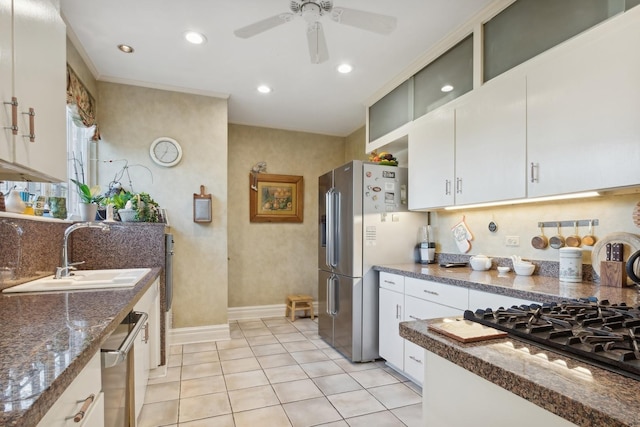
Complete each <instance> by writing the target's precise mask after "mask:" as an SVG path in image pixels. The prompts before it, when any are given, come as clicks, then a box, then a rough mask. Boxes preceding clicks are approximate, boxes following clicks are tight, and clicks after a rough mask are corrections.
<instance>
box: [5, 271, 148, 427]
mask: <svg viewBox="0 0 640 427" xmlns="http://www.w3.org/2000/svg"><path fill="white" fill-rule="evenodd" d="M159 273H160V268H153V269H152V270H151V272H150V273H149V274H147V275H146V276H145V277H144V278H143V279H142V280H140V282H138V284H137V285H136V286H135V287H133V288H128V289H106V290H101V291H75V292H56V293H29V294H1V293H0V319H1V321H0V322H1V327H0V405H1V406H2V408H3V410H2V413H0V426H7V427H8V426H11V427H17V426H25V427H27V426H28V427H32V426H35V425H36V424H37V423H38V421H39V420H40V419H41V418H42V417H43V416H44V414H45V413H46V412H47V411H48V410H49V408H50V407H51V406H52V405H53V403H55V401H56V400H57V399H58V397H59V396H60V395H61V394H62V392H63V391H64V390H65V389H66V388H67V387H68V386H69V384H70V383H71V382H72V381H73V380H74V379H75V377H76V376H77V375H78V373H79V372H80V371H81V370H82V368H84V366H85V365H86V364H87V363H88V362H89V360H90V359H91V357H92V356H93V355H94V354H95V353H96V352H97V351H99V350H100V346H101V345H102V343H103V342H104V341H105V340H106V339H107V337H108V336H109V335H110V334H111V332H113V331H114V330H115V328H116V327H117V326H118V325H119V324H120V322H121V321H122V320H123V319H124V317H125V316H126V314H127V313H128V312H129V311H131V310H132V309H133V306H134V305H135V303H136V302H137V301H138V300H139V299H140V298H141V297H142V295H143V294H144V292H145V291H146V290H147V289H148V288H149V287H150V286H151V284H152V283H153V281H154V280H155V279H156V278H157V277H158V275H159ZM78 325H82V327H81V328H79V327H78Z"/></svg>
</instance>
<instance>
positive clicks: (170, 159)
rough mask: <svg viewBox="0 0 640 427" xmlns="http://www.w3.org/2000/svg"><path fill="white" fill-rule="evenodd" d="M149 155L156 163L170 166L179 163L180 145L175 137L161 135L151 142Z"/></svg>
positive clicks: (180, 156) (180, 155) (180, 157)
mask: <svg viewBox="0 0 640 427" xmlns="http://www.w3.org/2000/svg"><path fill="white" fill-rule="evenodd" d="M149 155H150V156H151V160H153V161H154V162H155V163H156V164H158V165H160V166H164V167H171V166H175V165H177V164H178V163H180V160H181V159H182V147H180V144H178V141H176V140H175V139H173V138H168V137H166V136H162V137H160V138H158V139H156V140H155V141H153V142H152V143H151V147H149Z"/></svg>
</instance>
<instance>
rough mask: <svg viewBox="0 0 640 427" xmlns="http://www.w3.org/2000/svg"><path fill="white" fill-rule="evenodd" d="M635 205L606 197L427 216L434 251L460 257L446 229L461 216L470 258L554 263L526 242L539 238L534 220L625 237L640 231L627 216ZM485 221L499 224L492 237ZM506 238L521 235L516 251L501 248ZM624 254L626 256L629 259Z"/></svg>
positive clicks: (554, 257) (587, 251)
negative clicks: (581, 222) (580, 223)
mask: <svg viewBox="0 0 640 427" xmlns="http://www.w3.org/2000/svg"><path fill="white" fill-rule="evenodd" d="M638 202H640V195H638V194H632V195H624V196H606V197H597V198H593V199H583V200H580V201H563V202H548V203H536V204H524V205H514V206H500V207H493V208H483V209H467V210H460V211H440V212H438V213H437V214H432V215H431V218H432V223H433V224H435V227H434V229H435V232H436V241H437V242H438V246H437V252H445V253H459V251H458V249H457V247H456V244H455V241H454V239H453V236H452V234H451V227H453V226H454V225H455V224H457V223H458V222H459V221H460V220H461V219H462V217H463V216H464V217H465V221H466V223H467V225H468V226H469V228H470V230H471V232H472V233H473V235H474V240H472V241H471V251H470V252H469V254H479V253H483V254H485V255H488V256H503V257H506V256H510V255H514V254H515V255H520V256H521V257H523V258H525V259H536V260H544V261H558V255H559V254H558V251H557V250H556V249H551V248H547V249H543V250H540V249H534V248H533V247H532V246H531V238H532V237H534V236H536V235H538V234H539V233H540V230H539V229H538V221H541V222H546V221H568V220H578V219H598V220H599V221H600V225H599V226H597V227H595V228H594V234H595V235H596V237H600V238H602V237H604V236H606V235H607V234H609V233H614V232H620V231H624V232H628V233H634V234H639V235H640V228H638V227H636V226H635V225H634V224H633V222H632V220H631V214H632V212H633V208H634V206H635V205H636V203H638ZM490 221H495V222H496V223H497V224H498V230H497V232H495V233H491V232H490V231H489V230H488V228H487V226H488V224H489V222H490ZM587 230H588V227H582V228H580V229H579V234H580V235H581V236H584V235H585V234H587ZM561 231H562V233H563V236H565V237H567V236H569V235H571V234H573V227H569V228H563V229H562V230H561ZM555 234H556V230H555V229H546V228H545V235H546V236H547V237H551V236H553V235H555ZM506 236H520V246H519V247H507V246H505V243H504V241H505V237H506ZM583 249H584V252H583V258H582V259H583V262H584V263H585V264H586V263H590V262H591V248H590V247H583ZM628 255H629V254H625V256H628Z"/></svg>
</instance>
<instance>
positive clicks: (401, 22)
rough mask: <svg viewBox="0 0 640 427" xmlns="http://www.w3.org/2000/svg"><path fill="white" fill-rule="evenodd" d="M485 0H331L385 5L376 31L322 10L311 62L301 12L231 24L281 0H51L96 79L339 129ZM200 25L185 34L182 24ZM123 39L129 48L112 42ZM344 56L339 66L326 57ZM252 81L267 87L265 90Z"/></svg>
mask: <svg viewBox="0 0 640 427" xmlns="http://www.w3.org/2000/svg"><path fill="white" fill-rule="evenodd" d="M488 3H490V0H397V1H391V0H334V4H333V5H334V7H341V6H342V7H345V8H351V9H360V10H364V11H368V12H375V13H379V14H386V15H392V16H395V17H396V18H397V22H398V24H397V28H396V29H395V31H394V32H392V33H391V35H387V36H385V35H379V34H376V33H371V32H367V31H364V30H361V29H358V28H354V27H350V26H346V25H342V24H339V23H337V22H335V21H332V20H331V19H330V18H329V17H328V16H324V17H322V21H321V22H322V25H323V27H324V32H325V35H326V40H327V45H328V48H329V60H328V61H326V62H324V63H322V64H312V63H311V61H310V59H309V53H308V49H307V39H306V23H305V21H304V19H303V18H302V17H296V19H295V20H293V21H291V22H288V23H286V24H283V25H280V26H278V27H276V28H274V29H271V30H269V31H267V32H264V33H262V34H259V35H257V36H255V37H252V38H249V39H241V38H238V37H236V36H235V35H234V34H233V31H234V30H235V29H237V28H240V27H244V26H246V25H249V24H252V23H254V22H256V21H259V20H261V19H264V18H267V17H271V16H273V15H277V14H279V13H284V12H288V11H289V1H288V0H134V1H131V0H109V1H104V0H61V10H62V15H63V17H64V19H65V21H66V22H67V26H68V33H69V34H70V38H71V39H72V40H73V41H74V43H76V44H78V43H79V44H80V45H79V46H76V47H77V48H78V50H79V51H80V52H81V54H82V55H83V56H84V57H85V61H87V62H88V65H89V67H90V68H91V69H92V71H93V72H94V74H95V77H96V78H97V79H98V80H102V81H111V82H119V83H126V84H134V85H140V86H148V87H157V88H166V89H173V90H180V91H185V92H193V93H200V94H205V95H213V96H223V97H226V96H229V121H230V122H231V123H238V124H246V125H252V126H264V127H270V128H278V129H287V130H296V131H304V132H313V133H320V134H327V135H336V136H346V135H348V134H350V133H351V132H353V131H354V130H356V129H358V128H359V127H361V126H363V125H364V122H365V111H366V109H365V106H366V105H367V102H370V101H371V100H372V99H374V98H375V96H377V94H378V93H379V92H380V89H381V88H383V87H384V86H385V85H387V84H388V83H389V82H390V81H392V80H394V79H395V78H397V77H398V76H399V75H400V74H402V73H403V72H406V70H407V68H408V67H409V66H410V65H411V64H412V63H414V61H415V60H416V59H417V58H419V57H420V56H422V55H424V54H425V53H426V52H428V51H429V50H430V49H431V48H432V47H433V45H434V44H436V43H437V42H438V41H439V40H441V39H442V38H444V37H445V36H446V35H447V34H449V33H450V32H452V31H453V30H454V29H456V28H457V27H459V26H460V25H462V24H463V23H465V22H466V21H467V20H468V19H469V18H471V17H472V16H473V15H474V14H475V13H476V12H478V11H479V10H480V9H482V8H483V7H485V6H486V5H487V4H488ZM187 30H194V31H198V32H201V33H203V34H205V35H206V37H207V39H208V41H207V43H206V44H204V45H200V46H195V45H190V44H188V43H187V42H186V41H185V40H184V38H183V33H184V32H185V31H187ZM122 43H124V44H128V45H131V46H133V47H134V48H135V53H133V54H130V55H126V54H124V53H122V52H120V51H119V50H118V49H117V48H116V46H117V45H118V44H122ZM342 62H347V63H349V64H351V65H352V66H353V67H354V71H353V72H352V73H351V74H348V75H342V74H339V73H337V71H336V67H337V66H338V65H339V64H340V63H342ZM259 84H267V85H269V86H271V87H272V88H273V92H272V93H271V94H268V95H263V94H260V93H258V92H257V91H256V87H257V86H258V85H259Z"/></svg>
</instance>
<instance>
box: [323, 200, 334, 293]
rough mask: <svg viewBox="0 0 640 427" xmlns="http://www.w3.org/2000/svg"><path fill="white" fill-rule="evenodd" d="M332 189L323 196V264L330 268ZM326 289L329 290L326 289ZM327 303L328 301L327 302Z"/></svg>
mask: <svg viewBox="0 0 640 427" xmlns="http://www.w3.org/2000/svg"><path fill="white" fill-rule="evenodd" d="M332 193H333V188H332V189H330V190H329V191H327V192H326V193H325V195H324V200H325V210H326V212H325V214H326V217H327V223H326V227H327V230H326V233H327V245H326V247H325V264H326V265H327V267H329V268H331V264H332V262H333V196H332ZM327 289H329V288H328V287H327ZM327 301H328V300H327Z"/></svg>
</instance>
